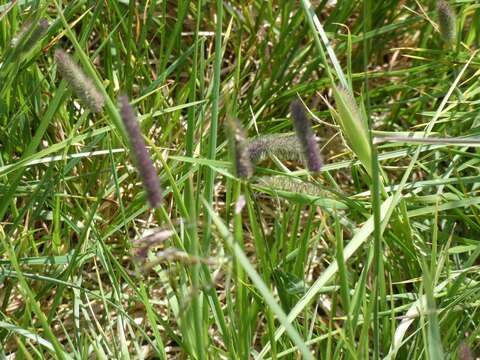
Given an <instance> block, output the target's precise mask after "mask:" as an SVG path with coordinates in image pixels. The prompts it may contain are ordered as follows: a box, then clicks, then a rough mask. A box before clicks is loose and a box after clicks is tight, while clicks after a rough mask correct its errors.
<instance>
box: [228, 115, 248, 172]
mask: <svg viewBox="0 0 480 360" xmlns="http://www.w3.org/2000/svg"><path fill="white" fill-rule="evenodd" d="M227 125H228V126H229V129H230V132H231V133H230V139H233V140H234V146H233V148H234V151H235V170H236V173H237V176H238V177H239V178H241V179H249V178H250V177H251V176H252V175H253V166H252V162H251V161H250V153H249V150H248V144H247V136H246V135H245V131H244V130H243V127H242V125H241V124H240V121H238V120H237V119H231V118H229V119H227Z"/></svg>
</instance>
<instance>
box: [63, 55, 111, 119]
mask: <svg viewBox="0 0 480 360" xmlns="http://www.w3.org/2000/svg"><path fill="white" fill-rule="evenodd" d="M55 61H56V63H57V69H58V71H59V72H60V74H61V75H62V77H63V78H64V79H65V80H66V81H67V82H68V85H69V86H70V87H71V88H72V90H73V92H74V93H75V94H76V95H77V96H78V97H79V98H80V100H81V101H82V103H83V104H84V105H85V106H87V107H88V108H89V109H90V110H91V111H92V112H94V113H99V112H101V111H102V109H103V104H104V102H105V99H104V97H103V95H102V93H101V92H100V91H99V90H98V89H97V88H96V87H95V85H94V84H93V82H92V80H91V79H90V78H89V77H88V76H87V75H85V73H84V72H83V70H82V69H81V68H80V66H78V65H77V64H76V63H75V61H74V60H73V59H72V58H71V57H70V55H68V54H67V53H66V52H65V51H63V50H62V49H57V50H55Z"/></svg>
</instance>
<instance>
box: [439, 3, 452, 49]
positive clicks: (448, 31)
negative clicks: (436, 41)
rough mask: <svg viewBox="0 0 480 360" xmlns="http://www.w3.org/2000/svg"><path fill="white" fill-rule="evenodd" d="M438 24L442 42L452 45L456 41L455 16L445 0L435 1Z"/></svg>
mask: <svg viewBox="0 0 480 360" xmlns="http://www.w3.org/2000/svg"><path fill="white" fill-rule="evenodd" d="M437 13H438V23H439V26H440V34H441V35H442V38H443V40H445V41H446V42H447V43H449V44H451V45H453V44H455V42H456V40H457V29H456V15H455V11H453V9H452V8H451V6H450V4H449V3H448V1H446V0H438V1H437Z"/></svg>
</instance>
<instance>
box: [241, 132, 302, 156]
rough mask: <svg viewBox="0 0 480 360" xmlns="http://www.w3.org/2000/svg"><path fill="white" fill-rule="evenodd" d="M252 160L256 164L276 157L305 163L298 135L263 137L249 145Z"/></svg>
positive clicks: (252, 140)
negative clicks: (269, 157)
mask: <svg viewBox="0 0 480 360" xmlns="http://www.w3.org/2000/svg"><path fill="white" fill-rule="evenodd" d="M247 147H248V152H249V153H250V160H251V161H252V162H254V163H258V162H260V161H263V160H265V159H266V158H267V157H268V156H269V155H275V156H276V157H278V158H279V159H280V160H293V161H304V156H303V151H302V146H301V145H300V142H299V141H298V138H297V136H296V135H283V134H275V135H263V136H259V137H257V138H254V139H250V140H249V141H248V144H247Z"/></svg>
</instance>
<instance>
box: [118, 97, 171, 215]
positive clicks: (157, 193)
mask: <svg viewBox="0 0 480 360" xmlns="http://www.w3.org/2000/svg"><path fill="white" fill-rule="evenodd" d="M119 105H120V114H121V116H122V120H123V124H124V126H125V130H126V131H127V134H128V138H129V141H130V147H131V150H132V152H133V156H134V160H135V165H136V167H137V170H138V172H139V174H140V177H141V179H142V182H143V187H144V188H145V191H146V193H147V199H148V202H149V204H150V206H151V207H152V208H157V207H159V206H160V204H161V202H162V190H161V187H160V180H159V178H158V176H157V171H156V170H155V166H154V165H153V162H152V159H151V158H150V154H149V153H148V150H147V147H146V144H145V140H144V139H143V136H142V133H141V131H140V127H139V125H138V120H137V117H136V115H135V112H134V110H133V108H132V106H131V105H130V102H129V100H128V97H127V96H121V97H120V98H119Z"/></svg>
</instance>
